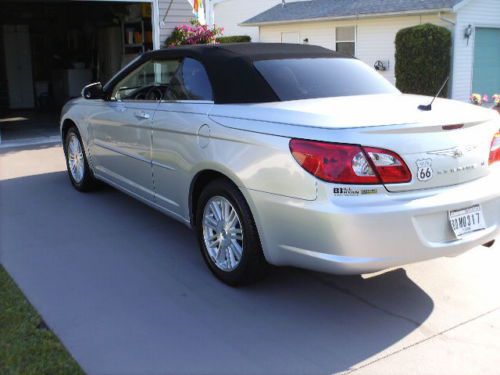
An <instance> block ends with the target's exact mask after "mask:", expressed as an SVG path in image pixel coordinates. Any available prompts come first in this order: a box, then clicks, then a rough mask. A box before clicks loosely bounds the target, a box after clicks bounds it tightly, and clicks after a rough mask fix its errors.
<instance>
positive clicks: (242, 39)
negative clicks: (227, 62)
mask: <svg viewBox="0 0 500 375" xmlns="http://www.w3.org/2000/svg"><path fill="white" fill-rule="evenodd" d="M251 41H252V38H250V37H249V36H248V35H233V36H220V37H218V38H217V42H219V43H247V42H251Z"/></svg>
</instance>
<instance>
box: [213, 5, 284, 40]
mask: <svg viewBox="0 0 500 375" xmlns="http://www.w3.org/2000/svg"><path fill="white" fill-rule="evenodd" d="M280 3H281V0H252V1H248V0H225V1H221V2H218V3H214V4H213V12H214V19H213V21H214V23H215V25H217V26H221V27H223V28H224V35H225V36H230V35H248V36H250V37H251V38H252V41H253V42H258V41H259V28H258V27H250V26H243V27H242V26H238V24H240V23H242V22H244V21H246V20H248V19H249V18H252V17H254V16H256V15H257V14H259V13H262V12H264V11H265V10H268V9H270V8H272V7H273V6H275V5H276V4H280Z"/></svg>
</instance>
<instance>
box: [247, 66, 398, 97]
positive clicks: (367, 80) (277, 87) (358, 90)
mask: <svg viewBox="0 0 500 375" xmlns="http://www.w3.org/2000/svg"><path fill="white" fill-rule="evenodd" d="M254 66H255V67H256V68H257V70H258V71H259V72H260V73H261V74H262V76H263V77H264V79H265V80H266V81H267V82H268V83H269V85H270V86H271V88H272V89H273V90H274V92H275V93H276V95H278V97H279V98H280V100H283V101H285V100H299V99H312V98H328V97H335V96H352V95H370V94H393V93H399V91H398V90H397V89H396V88H395V87H394V86H392V85H391V84H390V83H389V82H388V81H387V80H386V79H385V78H384V77H382V76H381V75H380V74H379V73H377V72H376V71H375V70H373V68H370V67H369V66H368V65H366V64H365V63H363V62H361V61H359V60H356V59H348V58H305V59H304V58H302V59H282V60H261V61H256V62H255V63H254Z"/></svg>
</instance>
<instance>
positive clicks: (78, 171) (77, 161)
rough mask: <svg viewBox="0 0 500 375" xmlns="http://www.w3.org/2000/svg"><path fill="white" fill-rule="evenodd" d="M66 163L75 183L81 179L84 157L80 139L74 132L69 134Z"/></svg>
mask: <svg viewBox="0 0 500 375" xmlns="http://www.w3.org/2000/svg"><path fill="white" fill-rule="evenodd" d="M68 165H69V170H70V172H71V176H72V177H73V179H74V180H75V182H76V183H77V184H79V183H80V182H81V181H82V180H83V174H84V172H85V159H84V157H83V150H82V145H81V143H80V140H79V139H78V137H77V136H76V135H75V134H71V135H70V138H69V142H68Z"/></svg>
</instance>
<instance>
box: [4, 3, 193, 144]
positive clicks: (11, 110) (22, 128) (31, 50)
mask: <svg viewBox="0 0 500 375" xmlns="http://www.w3.org/2000/svg"><path fill="white" fill-rule="evenodd" d="M184 1H185V0H184ZM174 3H175V2H174ZM185 3H186V4H188V5H189V3H188V2H187V1H185ZM157 6H158V1H152V0H147V1H110V0H107V1H96V0H93V1H53V0H52V1H10V2H2V3H1V7H2V11H1V12H0V134H1V135H0V136H1V138H0V140H3V141H4V142H5V141H8V140H11V139H19V137H22V138H36V137H39V136H41V135H42V134H44V135H47V134H54V135H56V134H57V126H58V117H59V114H60V110H61V107H62V105H63V104H64V103H65V102H66V101H67V100H68V99H71V98H73V97H77V96H79V95H80V92H81V89H82V87H83V86H84V85H86V84H88V83H90V82H95V81H102V82H105V81H107V80H108V79H109V78H110V77H111V76H112V75H113V74H114V73H116V71H118V70H119V69H120V68H121V67H123V66H124V65H125V64H126V63H127V62H129V61H130V60H131V59H133V58H134V57H135V56H137V55H138V54H139V53H142V52H144V51H148V50H151V49H153V48H158V47H159V44H160V37H159V34H160V25H159V22H158V18H155V17H157V13H158V11H157V12H156V15H155V9H159V8H157ZM159 10H160V9H159ZM161 10H163V9H161ZM173 11H174V12H175V11H176V9H175V4H174V7H173ZM163 12H165V10H163ZM155 19H156V21H157V22H156V23H155ZM155 24H156V25H158V27H156V28H155V27H154V25H155Z"/></svg>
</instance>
